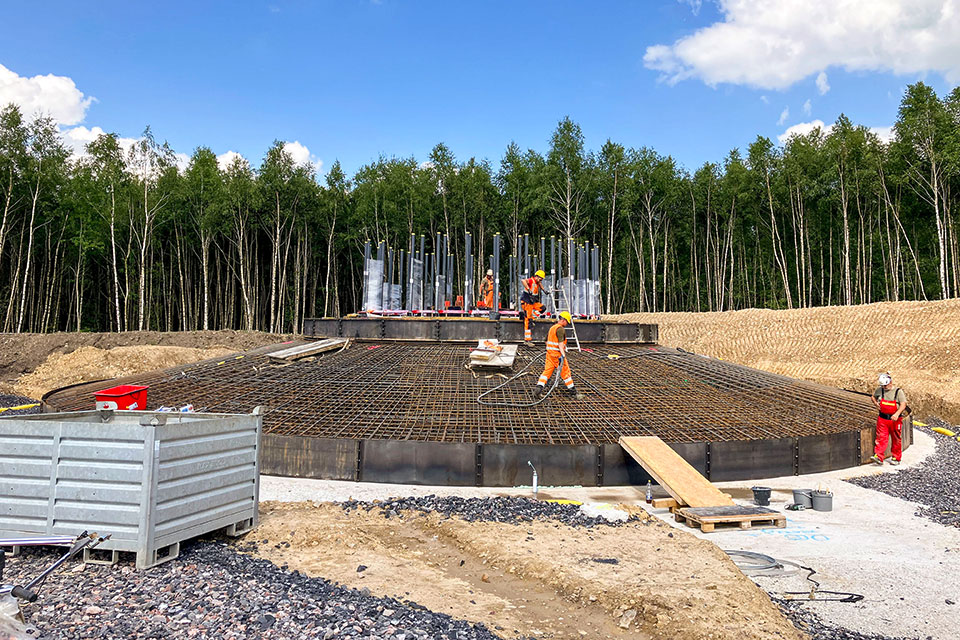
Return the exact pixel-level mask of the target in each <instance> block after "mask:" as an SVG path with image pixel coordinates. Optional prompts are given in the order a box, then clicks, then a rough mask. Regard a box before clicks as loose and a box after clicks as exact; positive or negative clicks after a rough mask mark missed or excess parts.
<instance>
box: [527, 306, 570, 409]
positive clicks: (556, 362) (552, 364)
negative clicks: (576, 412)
mask: <svg viewBox="0 0 960 640" xmlns="http://www.w3.org/2000/svg"><path fill="white" fill-rule="evenodd" d="M571 322H572V319H571V318H570V314H569V313H568V312H567V311H561V312H560V319H559V320H558V321H557V324H555V325H553V326H552V327H550V333H549V334H547V362H546V364H545V365H544V367H543V373H541V374H540V379H539V380H537V388H536V389H535V390H534V395H535V396H537V397H540V396H541V395H543V392H544V391H545V390H546V388H547V382H549V381H550V376H552V375H553V372H554V371H555V370H556V369H557V367H558V366H559V367H560V379H561V380H563V384H564V386H565V387H566V388H567V393H568V394H570V395H571V396H576V395H577V391H576V389H574V388H573V376H571V375H570V361H569V360H568V359H567V331H566V329H567V327H568V326H569V325H570V323H571ZM561 361H562V362H563V364H562V365H561V364H560V363H561Z"/></svg>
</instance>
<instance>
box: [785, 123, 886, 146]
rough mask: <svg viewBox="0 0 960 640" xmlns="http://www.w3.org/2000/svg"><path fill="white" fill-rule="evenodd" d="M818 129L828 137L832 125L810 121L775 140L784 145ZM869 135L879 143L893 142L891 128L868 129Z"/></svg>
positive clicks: (790, 129) (792, 128)
mask: <svg viewBox="0 0 960 640" xmlns="http://www.w3.org/2000/svg"><path fill="white" fill-rule="evenodd" d="M818 128H819V129H820V130H821V131H823V135H829V134H830V132H831V131H833V125H832V124H824V122H823V120H811V121H810V122H800V123H797V124H795V125H793V126H791V127H788V128H787V130H786V131H784V132H783V133H781V134H780V135H779V136H777V140H779V141H780V144H785V143H786V142H787V140H789V139H790V138H791V137H793V136H805V135H808V134H809V133H810V132H811V131H813V130H814V129H818ZM868 129H869V130H870V133H872V134H874V135H876V136H877V137H878V138H880V141H881V142H883V143H889V142H891V141H893V136H894V132H893V127H892V126H888V127H868Z"/></svg>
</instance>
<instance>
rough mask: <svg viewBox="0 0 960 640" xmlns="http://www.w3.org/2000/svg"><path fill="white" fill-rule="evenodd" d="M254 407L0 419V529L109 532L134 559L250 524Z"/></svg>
mask: <svg viewBox="0 0 960 640" xmlns="http://www.w3.org/2000/svg"><path fill="white" fill-rule="evenodd" d="M262 425H263V418H262V416H260V415H258V414H253V415H231V414H214V413H159V412H152V411H109V410H107V411H77V412H69V413H54V414H36V415H28V416H15V417H10V418H0V537H14V536H17V535H21V534H28V535H30V534H43V535H75V534H77V533H80V532H81V531H83V530H89V531H91V532H93V531H95V532H97V533H98V534H100V535H106V534H110V535H111V536H112V537H111V539H110V540H108V541H107V542H105V543H103V544H102V545H101V546H100V547H99V548H98V552H100V550H105V551H107V552H110V556H111V560H112V561H113V562H115V561H116V558H117V555H118V553H119V552H121V551H128V552H134V553H136V554H137V568H140V569H144V568H147V567H152V566H154V565H157V564H159V563H161V562H164V561H166V560H170V559H173V558H175V557H177V555H178V554H179V550H180V542H182V541H183V540H186V539H188V538H192V537H195V536H199V535H203V534H205V533H210V532H212V531H216V530H219V529H226V530H227V533H228V534H230V535H240V534H241V533H245V532H246V531H249V530H250V529H252V528H253V527H255V526H256V525H257V522H258V516H257V506H258V502H259V495H260V473H259V472H260V465H259V456H258V453H259V450H260V435H261V430H262Z"/></svg>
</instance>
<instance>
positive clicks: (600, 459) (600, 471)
mask: <svg viewBox="0 0 960 640" xmlns="http://www.w3.org/2000/svg"><path fill="white" fill-rule="evenodd" d="M596 449H597V486H598V487H602V486H603V446H602V445H599V446H597V447H596Z"/></svg>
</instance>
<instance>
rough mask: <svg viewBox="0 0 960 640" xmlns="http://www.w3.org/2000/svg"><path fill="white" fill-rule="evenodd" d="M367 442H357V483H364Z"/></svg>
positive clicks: (355, 474) (354, 475) (354, 473)
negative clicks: (364, 453) (365, 444)
mask: <svg viewBox="0 0 960 640" xmlns="http://www.w3.org/2000/svg"><path fill="white" fill-rule="evenodd" d="M364 442H366V440H357V466H356V468H355V469H354V471H353V477H354V478H356V481H357V482H363V443H364Z"/></svg>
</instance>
